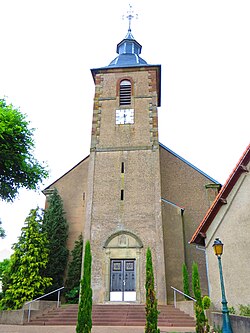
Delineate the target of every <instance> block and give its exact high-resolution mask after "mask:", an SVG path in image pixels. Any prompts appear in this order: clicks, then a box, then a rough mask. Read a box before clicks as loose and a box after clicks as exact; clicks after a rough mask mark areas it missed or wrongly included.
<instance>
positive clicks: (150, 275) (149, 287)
mask: <svg viewBox="0 0 250 333" xmlns="http://www.w3.org/2000/svg"><path fill="white" fill-rule="evenodd" d="M145 288H146V325H145V333H160V330H159V329H158V328H157V325H158V315H159V311H158V309H157V298H156V295H155V289H154V271H153V263H152V255H151V250H150V248H148V249H147V253H146V284H145Z"/></svg>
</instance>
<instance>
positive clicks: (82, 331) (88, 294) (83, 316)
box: [76, 241, 92, 333]
mask: <svg viewBox="0 0 250 333" xmlns="http://www.w3.org/2000/svg"><path fill="white" fill-rule="evenodd" d="M91 262H92V256H91V250H90V242H89V241H87V242H86V244H85V253H84V265H83V277H82V280H81V293H80V302H79V307H78V319H77V326H76V333H90V332H91V329H92V288H91Z"/></svg>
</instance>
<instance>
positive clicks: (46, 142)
mask: <svg viewBox="0 0 250 333" xmlns="http://www.w3.org/2000/svg"><path fill="white" fill-rule="evenodd" d="M129 4H131V5H132V10H133V15H134V19H133V20H132V24H131V28H132V34H133V36H134V38H135V39H136V40H137V41H138V42H139V43H140V44H141V45H142V53H141V57H142V58H143V59H144V60H146V61H147V63H148V64H157V65H158V64H160V65H161V69H162V76H161V106H160V107H159V108H158V112H159V140H160V142H161V143H162V144H164V145H165V146H167V147H168V148H170V149H171V150H173V151H174V152H175V153H177V154H178V155H180V156H182V157H183V158H184V159H186V160H187V161H189V162H190V163H192V164H193V165H195V166H196V167H197V168H199V169H201V170H202V171H203V172H205V173H206V174H208V175H209V176H211V177H212V178H213V179H215V180H217V181H218V182H220V183H221V184H223V183H224V182H225V181H226V179H227V178H228V176H229V174H230V173H231V171H232V170H233V168H234V167H235V165H236V164H237V162H238V160H239V158H240V157H241V155H242V154H243V152H244V150H245V149H246V147H247V145H248V144H249V141H250V140H249V119H250V117H249V115H250V98H249V97H250V94H249V92H250V61H249V59H250V44H249V37H250V36H249V35H250V19H249V17H250V2H249V0H209V1H207V0H206V1H205V0H165V1H162V0H154V1H148V0H133V1H131V2H129V1H124V0H116V1H114V0H106V1H103V0H92V1H90V2H86V1H84V0H0V13H1V19H0V40H1V51H0V98H3V97H5V98H6V100H7V102H8V103H12V104H13V105H14V106H15V107H17V108H19V109H20V111H21V112H23V113H25V114H26V115H27V119H28V120H29V121H30V127H32V128H35V132H34V140H35V145H36V147H35V150H34V155H35V157H36V158H37V159H38V160H39V161H45V162H46V163H47V165H48V168H49V171H50V177H49V178H48V179H47V180H45V181H44V183H43V184H41V186H40V191H37V192H34V191H27V190H21V191H20V193H19V197H18V198H17V199H16V200H15V201H14V202H13V203H4V202H0V219H1V221H2V226H3V228H4V229H5V231H6V234H7V236H6V238H5V239H4V240H1V239H0V260H2V259H4V258H7V257H9V255H10V251H11V246H12V244H13V243H15V242H17V239H18V236H20V232H21V227H22V226H23V225H24V221H25V218H26V217H27V216H28V214H29V211H30V209H32V208H36V207H37V206H39V207H41V208H43V207H44V202H45V197H44V195H43V194H42V193H41V190H42V189H43V188H45V187H46V186H48V185H49V184H51V183H52V182H54V181H55V180H56V179H57V178H59V177H60V176H62V175H63V174H64V173H65V172H67V171H68V170H69V169H71V168H72V167H73V166H74V165H76V164H77V163H78V162H79V161H81V160H82V159H83V158H84V157H86V156H87V155H88V154H89V148H90V133H91V121H92V111H93V97H94V82H93V78H92V76H91V71H90V69H92V68H99V67H103V66H106V65H108V64H109V63H110V62H111V61H112V60H113V59H114V58H115V57H116V45H117V44H118V43H119V42H120V41H121V40H122V39H123V38H124V37H125V35H126V33H127V30H128V20H127V19H126V16H127V11H128V10H129ZM136 14H138V18H136V17H137V15H136ZM123 16H124V18H123Z"/></svg>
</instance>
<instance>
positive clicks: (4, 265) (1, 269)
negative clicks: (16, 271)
mask: <svg viewBox="0 0 250 333" xmlns="http://www.w3.org/2000/svg"><path fill="white" fill-rule="evenodd" d="M9 266H10V259H4V260H3V261H1V262H0V282H1V287H2V290H1V292H0V299H2V298H3V295H4V292H5V290H6V287H5V285H6V284H7V281H8V273H7V272H8V269H9Z"/></svg>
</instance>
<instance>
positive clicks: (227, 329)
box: [213, 238, 233, 333]
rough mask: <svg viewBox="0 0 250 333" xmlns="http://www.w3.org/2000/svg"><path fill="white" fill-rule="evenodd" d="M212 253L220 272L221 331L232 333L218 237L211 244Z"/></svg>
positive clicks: (221, 250) (221, 248)
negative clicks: (216, 259) (215, 257)
mask: <svg viewBox="0 0 250 333" xmlns="http://www.w3.org/2000/svg"><path fill="white" fill-rule="evenodd" d="M213 249H214V253H215V255H216V256H217V258H218V263H219V272H220V285H221V294H222V301H221V304H222V319H223V325H222V332H223V333H233V330H232V327H231V322H230V317H229V311H228V307H227V300H226V293H225V287H224V281H223V274H222V264H221V255H222V253H223V243H222V241H221V240H220V239H219V238H216V239H215V241H214V244H213Z"/></svg>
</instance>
